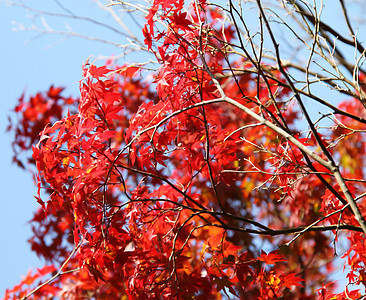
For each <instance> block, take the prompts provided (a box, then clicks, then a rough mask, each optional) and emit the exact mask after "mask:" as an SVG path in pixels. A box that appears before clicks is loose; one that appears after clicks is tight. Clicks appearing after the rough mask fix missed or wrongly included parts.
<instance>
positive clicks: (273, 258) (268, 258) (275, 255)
mask: <svg viewBox="0 0 366 300" xmlns="http://www.w3.org/2000/svg"><path fill="white" fill-rule="evenodd" d="M258 260H260V261H263V262H264V263H265V264H266V265H274V264H276V263H278V262H282V261H286V259H285V258H284V256H283V255H281V254H279V252H278V251H277V250H274V251H272V252H270V253H268V254H267V253H266V252H265V251H263V250H262V252H261V255H260V256H259V257H258Z"/></svg>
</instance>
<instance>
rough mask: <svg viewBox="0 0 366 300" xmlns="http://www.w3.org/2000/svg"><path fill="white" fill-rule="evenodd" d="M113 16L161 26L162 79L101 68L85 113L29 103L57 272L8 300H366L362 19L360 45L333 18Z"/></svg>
mask: <svg viewBox="0 0 366 300" xmlns="http://www.w3.org/2000/svg"><path fill="white" fill-rule="evenodd" d="M326 4H327V5H328V4H330V3H326ZM111 5H113V6H116V7H119V8H124V9H127V10H128V11H129V12H132V13H135V14H143V15H144V16H145V24H144V26H143V29H142V32H143V35H144V39H145V40H144V43H145V46H142V45H141V46H139V47H140V48H139V49H140V50H142V51H145V52H149V53H150V54H151V55H153V57H154V61H153V60H150V62H148V63H132V64H123V65H119V64H118V63H114V62H113V60H108V61H106V63H105V64H104V65H101V66H96V65H95V64H93V63H90V62H89V61H86V63H85V64H84V65H83V79H82V80H81V81H80V98H73V97H71V98H70V97H65V96H64V95H63V89H62V88H58V87H53V86H52V87H51V88H50V89H49V90H48V91H47V92H45V93H39V94H37V95H35V96H33V97H30V98H29V99H28V98H26V97H25V96H24V95H23V96H22V97H21V98H20V99H19V102H18V104H17V106H16V108H15V112H16V115H17V117H15V118H13V120H12V122H11V124H10V126H9V129H10V130H11V131H13V132H14V133H15V140H14V143H13V147H14V150H15V156H14V161H15V162H17V163H18V164H19V165H20V166H23V167H24V166H25V165H28V166H29V168H30V169H31V170H33V173H34V176H35V177H36V182H37V187H38V193H37V195H36V196H35V198H36V200H37V201H38V203H39V204H40V209H39V210H38V211H37V212H36V213H35V215H34V218H33V219H32V228H33V232H34V235H33V236H32V237H31V239H30V242H31V245H32V250H33V251H35V252H36V253H37V254H38V255H39V256H41V257H43V258H44V259H46V261H47V262H48V264H47V265H46V266H45V267H44V268H41V269H37V270H36V271H35V272H34V273H29V274H28V275H27V276H26V277H25V278H24V279H23V280H22V282H21V283H20V284H19V285H17V286H16V287H14V288H13V289H9V290H7V291H6V295H5V299H19V298H22V297H23V299H26V298H27V297H29V296H31V295H33V296H34V297H36V298H42V297H44V298H47V299H48V298H52V297H59V298H61V299H127V298H129V299H193V298H197V299H201V298H202V299H204V298H208V299H211V298H215V299H216V298H221V297H225V296H226V297H228V298H240V297H241V298H245V299H280V298H282V299H315V298H320V299H363V298H364V297H365V294H364V288H365V285H366V281H365V272H366V270H365V260H366V252H365V247H364V244H365V241H366V240H365V233H366V223H365V219H364V218H365V210H366V203H365V201H364V196H365V195H366V194H365V192H366V191H365V183H366V182H365V179H364V178H365V175H364V171H365V159H364V156H365V149H366V148H365V146H366V145H365V142H366V140H365V134H364V133H365V130H366V118H365V109H366V105H365V100H364V99H365V83H364V82H365V75H364V74H365V71H364V68H363V60H364V55H365V49H364V48H363V45H362V43H361V42H360V41H359V40H358V37H357V34H356V31H355V29H354V27H353V25H352V22H351V19H350V17H349V10H348V7H346V5H345V3H344V1H343V0H340V1H339V5H340V8H341V9H342V10H341V12H342V13H343V18H344V22H345V24H346V27H345V28H347V30H348V32H346V33H339V32H338V31H336V29H335V28H334V27H333V26H332V25H331V24H330V25H329V24H328V23H326V22H325V21H324V20H322V18H321V11H322V6H320V4H319V3H317V2H316V1H314V3H313V4H312V5H310V4H309V3H307V2H305V1H294V0H291V1H287V2H286V3H284V2H282V1H278V2H275V3H274V2H272V1H271V2H270V3H264V2H263V1H260V0H257V1H252V2H249V1H248V2H247V1H242V2H241V1H239V2H238V1H228V2H227V3H224V2H223V1H222V2H221V1H217V2H215V3H208V1H204V0H201V1H198V0H197V1H183V0H169V1H168V0H165V1H164V0H154V1H153V3H152V4H150V5H149V6H146V7H144V6H142V5H141V6H140V5H139V4H136V3H126V2H123V1H115V2H113V3H112V4H111ZM253 16H254V17H253ZM337 21H338V20H337ZM289 40H291V41H292V42H291V43H289V42H288V41H289ZM132 44H133V46H136V43H132ZM347 47H353V48H354V49H353V55H354V56H355V61H350V60H349V59H348V55H346V53H347V52H345V51H347ZM294 53H295V54H294ZM324 91H325V92H324ZM335 94H340V95H342V97H343V98H344V100H343V101H341V102H339V103H335V101H333V99H334V98H336V96H333V95H335ZM314 107H316V109H317V110H319V118H318V119H317V120H316V121H314V119H315V117H314ZM30 153H31V154H30ZM30 155H31V156H30ZM347 241H348V242H347ZM339 243H342V244H347V245H349V248H348V250H347V251H346V252H345V253H342V258H344V261H345V265H346V267H347V270H346V272H347V280H348V284H347V285H346V286H345V287H344V289H343V291H341V292H336V291H335V285H334V284H333V282H332V281H331V279H330V277H329V274H331V273H332V272H333V270H334V267H335V262H334V259H335V256H336V255H337V246H338V245H339Z"/></svg>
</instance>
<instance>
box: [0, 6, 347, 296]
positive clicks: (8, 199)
mask: <svg viewBox="0 0 366 300" xmlns="http://www.w3.org/2000/svg"><path fill="white" fill-rule="evenodd" d="M65 2H66V1H65ZM101 2H103V1H101ZM326 2H327V1H326ZM26 3H27V4H30V5H34V4H36V5H38V6H39V7H40V8H42V9H44V10H51V11H60V9H59V8H56V6H55V2H54V1H35V0H29V1H26ZM32 3H33V4H32ZM72 5H73V7H72V9H73V10H74V11H75V13H76V14H78V15H83V16H88V17H91V18H97V19H98V20H100V21H102V22H108V23H109V24H112V25H113V26H116V27H118V25H117V24H116V23H115V22H114V21H113V20H110V18H109V16H108V15H107V14H106V13H105V12H103V11H102V10H101V9H100V8H98V7H97V6H96V5H95V4H93V1H90V0H77V1H72ZM28 16H29V13H28V12H26V11H25V10H23V9H19V8H16V7H7V6H5V5H4V4H2V3H1V0H0V28H1V30H0V38H1V45H0V58H1V64H0V91H1V105H2V108H1V109H0V135H1V141H2V142H1V143H0V154H1V155H0V160H1V163H0V165H1V166H2V170H1V171H0V185H1V188H0V189H1V191H2V193H1V196H0V201H1V210H0V235H1V240H0V245H1V246H0V297H2V296H3V294H4V291H5V288H7V287H12V286H14V285H15V284H17V283H19V280H20V276H21V275H24V274H26V273H27V271H28V270H30V269H32V268H34V267H37V266H41V265H43V262H40V261H39V260H38V259H37V257H36V256H35V254H33V253H32V252H31V251H30V245H29V244H28V243H27V239H28V238H29V237H30V236H31V231H30V226H29V225H28V224H27V221H28V220H30V219H31V218H32V214H33V211H35V209H36V208H37V207H38V204H37V203H36V201H35V200H34V198H33V195H34V194H35V188H34V186H33V183H32V178H31V176H30V174H28V173H26V172H25V171H22V170H20V169H18V168H17V167H16V166H15V165H13V164H11V157H12V151H11V147H10V143H11V135H9V134H7V133H6V132H5V128H6V126H7V124H8V123H7V116H8V115H9V113H10V110H11V109H12V108H13V107H14V105H15V103H16V100H17V98H18V97H19V96H20V95H21V93H22V92H23V90H24V89H26V92H27V94H28V95H29V94H34V93H35V92H37V91H45V90H47V89H48V88H49V86H50V85H51V84H55V85H57V86H64V87H67V90H66V94H72V95H75V96H76V95H78V80H79V79H80V78H81V65H82V63H83V61H85V60H86V58H88V57H89V56H90V55H94V56H98V55H100V54H102V55H111V54H119V53H120V51H121V50H120V49H118V48H116V47H112V46H108V45H106V44H102V43H98V42H90V41H85V40H83V39H80V38H75V37H74V38H68V39H66V40H63V41H61V42H60V37H59V36H50V35H45V36H42V37H40V38H37V39H35V40H32V41H31V42H30V43H26V41H28V40H29V39H30V38H32V37H34V36H36V35H37V34H36V33H35V32H31V31H26V32H14V31H12V28H13V27H14V26H13V25H12V21H17V22H19V23H24V24H28V25H30V24H31V19H29V18H28ZM107 17H108V18H109V19H108V21H107V19H106V18H107ZM64 22H65V20H64V19H58V20H55V21H51V23H50V24H51V25H52V26H55V28H62V27H63V26H64ZM131 27H133V26H132V24H131ZM74 28H75V29H77V30H78V31H81V32H84V33H85V34H87V35H96V36H99V37H102V38H110V39H111V40H113V41H115V42H121V43H125V40H124V39H123V37H121V36H118V35H116V34H114V33H112V32H110V31H108V30H105V29H100V28H98V27H95V26H91V25H90V24H88V23H83V22H82V23H79V24H78V25H77V26H74ZM351 55H352V54H351Z"/></svg>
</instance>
